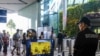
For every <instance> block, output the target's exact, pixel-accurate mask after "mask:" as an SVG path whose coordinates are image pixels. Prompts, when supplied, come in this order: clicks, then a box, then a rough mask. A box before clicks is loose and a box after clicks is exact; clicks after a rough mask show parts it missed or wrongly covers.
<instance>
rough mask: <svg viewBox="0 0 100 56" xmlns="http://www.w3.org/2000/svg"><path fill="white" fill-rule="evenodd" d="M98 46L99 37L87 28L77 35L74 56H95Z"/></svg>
mask: <svg viewBox="0 0 100 56" xmlns="http://www.w3.org/2000/svg"><path fill="white" fill-rule="evenodd" d="M83 22H85V20H83ZM85 23H87V22H85ZM97 45H98V35H96V34H95V33H94V32H92V31H91V30H90V29H89V28H86V29H85V30H83V31H80V32H79V33H78V35H77V38H76V40H75V45H74V49H75V50H74V56H95V53H96V49H97Z"/></svg>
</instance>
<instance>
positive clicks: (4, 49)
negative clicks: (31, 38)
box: [3, 43, 8, 54]
mask: <svg viewBox="0 0 100 56" xmlns="http://www.w3.org/2000/svg"><path fill="white" fill-rule="evenodd" d="M7 47H8V44H6V43H4V46H3V52H4V54H7Z"/></svg>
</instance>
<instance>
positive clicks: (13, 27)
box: [7, 19, 16, 33]
mask: <svg viewBox="0 0 100 56" xmlns="http://www.w3.org/2000/svg"><path fill="white" fill-rule="evenodd" d="M7 27H8V28H9V29H10V30H11V33H12V29H15V28H16V25H15V23H14V22H13V20H12V19H10V20H9V22H8V23H7Z"/></svg>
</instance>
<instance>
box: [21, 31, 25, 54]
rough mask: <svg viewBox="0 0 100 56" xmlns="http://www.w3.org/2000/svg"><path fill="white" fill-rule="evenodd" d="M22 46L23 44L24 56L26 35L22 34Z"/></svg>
mask: <svg viewBox="0 0 100 56" xmlns="http://www.w3.org/2000/svg"><path fill="white" fill-rule="evenodd" d="M22 44H23V51H22V54H24V53H25V52H26V33H23V39H22Z"/></svg>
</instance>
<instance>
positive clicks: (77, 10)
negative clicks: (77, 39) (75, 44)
mask: <svg viewBox="0 0 100 56" xmlns="http://www.w3.org/2000/svg"><path fill="white" fill-rule="evenodd" d="M99 10H100V0H95V1H93V0H91V1H89V2H88V3H85V4H77V5H74V6H70V7H68V8H67V15H66V16H67V26H66V30H65V31H67V35H68V36H75V35H76V33H77V32H78V28H77V25H76V23H77V21H78V20H79V19H80V18H81V17H83V16H84V15H85V14H87V13H88V12H98V11H99ZM59 15H60V17H59V18H60V19H59V20H60V24H59V28H60V30H62V12H60V13H59Z"/></svg>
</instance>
